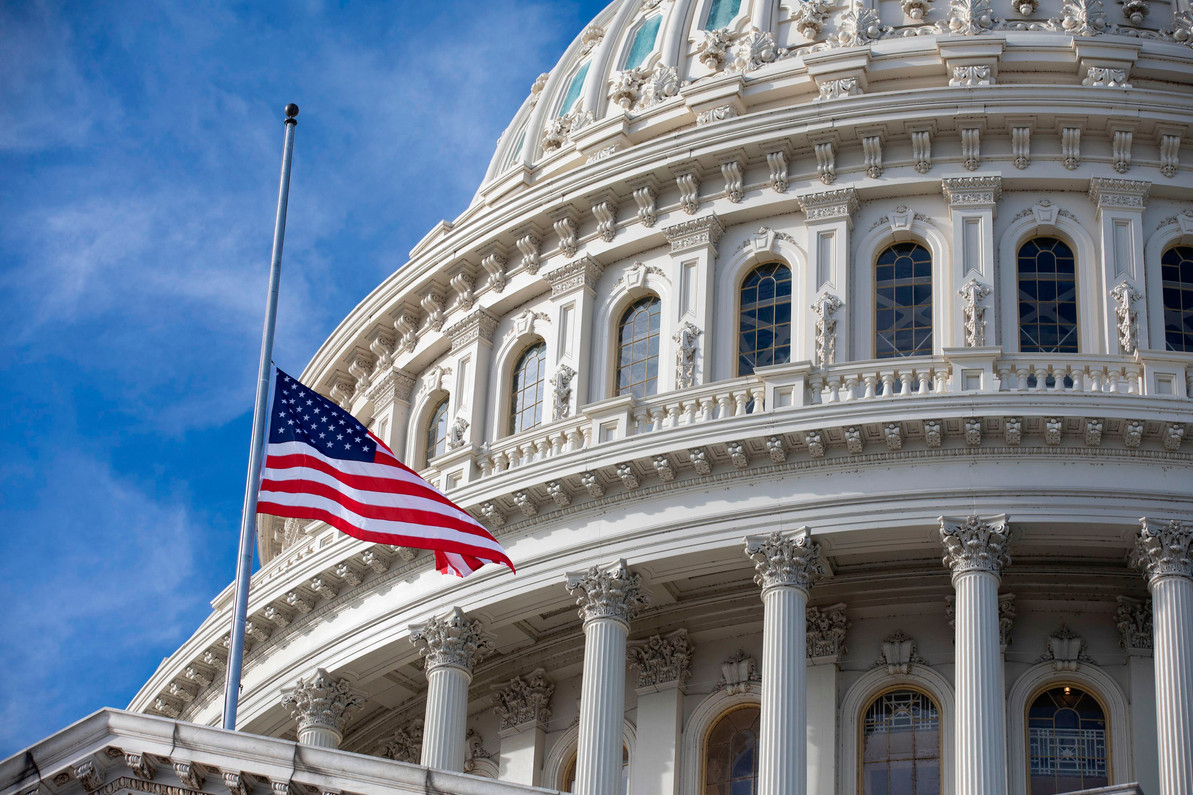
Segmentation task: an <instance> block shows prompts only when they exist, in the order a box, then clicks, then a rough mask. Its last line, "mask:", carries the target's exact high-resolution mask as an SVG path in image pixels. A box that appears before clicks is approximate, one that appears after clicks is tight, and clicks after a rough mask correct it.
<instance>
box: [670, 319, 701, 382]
mask: <svg viewBox="0 0 1193 795" xmlns="http://www.w3.org/2000/svg"><path fill="white" fill-rule="evenodd" d="M700 333H701V332H700V329H699V328H697V327H696V326H695V325H693V324H692V323H691V322H690V321H687V320H685V321H684V322H683V323H682V324H681V325H680V327H679V330H678V331H676V332H675V334H674V335H673V336H672V339H673V340H674V341H675V346H676V347H675V388H676V389H687V388H688V387H690V386H694V385H695V383H696V351H697V341H696V340H697V338H698V337H699V336H700Z"/></svg>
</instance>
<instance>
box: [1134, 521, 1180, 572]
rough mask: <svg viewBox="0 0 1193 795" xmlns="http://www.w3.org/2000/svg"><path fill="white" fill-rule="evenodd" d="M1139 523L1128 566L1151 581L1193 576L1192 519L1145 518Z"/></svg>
mask: <svg viewBox="0 0 1193 795" xmlns="http://www.w3.org/2000/svg"><path fill="white" fill-rule="evenodd" d="M1139 525H1140V528H1139V535H1138V537H1137V538H1136V539H1135V549H1134V550H1133V551H1132V553H1131V565H1132V566H1134V567H1136V568H1138V569H1140V570H1142V571H1143V573H1144V576H1145V577H1147V579H1148V582H1151V583H1154V582H1155V581H1156V580H1158V579H1160V578H1161V577H1185V578H1190V579H1193V522H1182V521H1180V520H1179V519H1171V520H1168V521H1165V520H1160V519H1150V518H1147V517H1144V518H1143V519H1140V520H1139Z"/></svg>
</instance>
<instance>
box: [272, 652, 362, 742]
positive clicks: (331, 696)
mask: <svg viewBox="0 0 1193 795" xmlns="http://www.w3.org/2000/svg"><path fill="white" fill-rule="evenodd" d="M364 703H365V700H364V698H363V697H362V696H360V695H359V694H356V693H354V692H352V687H351V685H350V684H349V683H348V680H347V679H332V678H331V674H329V673H328V672H327V671H326V670H325V669H323V668H318V669H316V670H315V673H314V674H313V675H312V676H311V677H310V678H308V679H299V680H298V684H296V685H295V686H294V688H293V689H292V690H290V691H288V692H285V693H283V695H282V707H283V708H284V709H287V710H289V711H290V716H291V717H293V718H294V719H295V720H296V721H298V737H299V742H309V739H307V738H308V737H309V736H310V735H312V734H318V733H320V730H324V731H325V732H330V733H332V734H334V736H335V745H330V746H329V745H327V744H324V743H319V742H316V743H314V744H315V745H322V746H323V747H336V746H337V745H338V744H339V738H341V737H342V736H343V734H344V725H345V724H346V723H347V722H348V718H349V717H351V715H352V713H353V712H355V711H356V710H358V709H360V708H361V707H362V706H364ZM304 735H305V736H306V737H304Z"/></svg>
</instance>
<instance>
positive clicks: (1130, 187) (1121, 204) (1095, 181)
mask: <svg viewBox="0 0 1193 795" xmlns="http://www.w3.org/2000/svg"><path fill="white" fill-rule="evenodd" d="M1151 189H1152V183H1150V182H1145V181H1143V180H1138V179H1118V178H1107V177H1093V178H1091V179H1090V181H1089V200H1090V201H1091V202H1093V203H1094V204H1095V205H1096V206H1097V208H1098V209H1099V210H1102V209H1103V208H1107V207H1109V208H1113V209H1116V210H1138V211H1140V212H1143V208H1144V206H1145V205H1146V204H1147V194H1148V192H1149V191H1150V190H1151Z"/></svg>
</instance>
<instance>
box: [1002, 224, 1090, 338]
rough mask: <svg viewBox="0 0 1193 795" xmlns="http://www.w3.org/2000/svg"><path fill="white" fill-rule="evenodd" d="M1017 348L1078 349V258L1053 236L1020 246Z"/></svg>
mask: <svg viewBox="0 0 1193 795" xmlns="http://www.w3.org/2000/svg"><path fill="white" fill-rule="evenodd" d="M1016 271H1017V273H1018V276H1019V350H1020V351H1022V352H1023V353H1077V260H1076V258H1075V257H1074V256H1073V249H1071V248H1069V246H1068V244H1066V243H1065V242H1064V241H1063V240H1060V239H1058V238H1055V237H1037V238H1033V239H1031V240H1029V241H1027V242H1026V243H1024V244H1023V245H1022V246H1021V247H1020V248H1019V256H1018V258H1017V261H1016Z"/></svg>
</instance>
